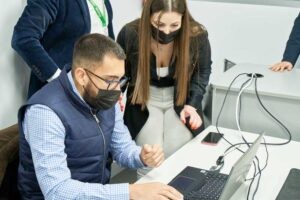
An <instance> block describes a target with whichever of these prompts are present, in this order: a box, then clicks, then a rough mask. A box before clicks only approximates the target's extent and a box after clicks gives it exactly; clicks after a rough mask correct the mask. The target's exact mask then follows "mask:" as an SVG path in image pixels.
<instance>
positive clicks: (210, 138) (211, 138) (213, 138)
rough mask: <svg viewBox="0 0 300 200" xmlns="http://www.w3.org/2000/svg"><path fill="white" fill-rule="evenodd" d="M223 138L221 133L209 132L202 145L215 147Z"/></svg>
mask: <svg viewBox="0 0 300 200" xmlns="http://www.w3.org/2000/svg"><path fill="white" fill-rule="evenodd" d="M222 137H223V134H222V133H216V132H209V133H208V134H207V135H206V136H205V138H204V139H203V140H202V143H205V144H210V145H217V143H218V142H219V141H220V139H221V138H222Z"/></svg>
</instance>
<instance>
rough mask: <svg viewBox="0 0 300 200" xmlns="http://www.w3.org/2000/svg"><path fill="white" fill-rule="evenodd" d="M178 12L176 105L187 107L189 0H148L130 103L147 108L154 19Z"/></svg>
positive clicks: (175, 51) (143, 15)
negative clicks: (152, 20) (154, 17)
mask: <svg viewBox="0 0 300 200" xmlns="http://www.w3.org/2000/svg"><path fill="white" fill-rule="evenodd" d="M170 11H171V12H177V13H180V14H182V23H181V29H180V32H179V34H178V36H177V37H176V38H175V40H174V50H173V57H174V58H175V59H176V66H175V74H174V79H175V80H176V83H177V86H176V89H177V94H176V102H175V104H176V105H177V106H180V105H184V104H185V102H186V99H187V95H188V87H189V66H190V55H189V53H190V36H191V35H192V31H191V23H193V24H194V22H195V21H194V20H193V19H192V17H191V16H190V14H189V12H188V9H187V3H186V0H147V1H146V2H145V4H144V8H143V12H142V16H141V20H140V23H139V58H138V69H137V77H136V84H135V88H134V91H133V95H132V99H131V103H132V104H140V105H142V108H144V107H145V105H146V103H147V100H148V98H149V86H150V58H151V36H152V35H151V16H152V14H153V13H156V12H162V13H163V12H170Z"/></svg>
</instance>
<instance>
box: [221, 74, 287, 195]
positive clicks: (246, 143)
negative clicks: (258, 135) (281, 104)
mask: <svg viewBox="0 0 300 200" xmlns="http://www.w3.org/2000/svg"><path fill="white" fill-rule="evenodd" d="M245 74H247V73H241V74H239V75H237V76H236V77H235V78H234V79H233V80H232V82H231V83H230V85H229V87H228V89H227V91H226V94H225V97H224V99H223V103H222V106H221V109H220V111H219V114H218V116H217V120H216V129H217V132H218V133H219V134H220V131H219V128H218V125H219V119H220V116H221V113H222V110H223V108H224V105H225V102H226V99H227V96H228V93H229V91H230V89H231V87H232V85H233V83H234V82H235V81H236V79H237V78H238V77H239V76H241V75H245ZM249 81H250V79H248V80H247V81H246V82H244V83H243V84H242V86H241V88H240V91H241V89H242V88H243V87H244V85H245V84H247V83H248V82H249ZM255 94H256V97H257V99H258V101H259V104H260V105H261V107H262V108H263V109H264V111H265V112H267V113H268V114H269V116H271V117H272V118H273V119H274V120H275V121H276V122H277V123H279V124H280V125H281V126H282V127H283V128H284V129H285V130H286V132H287V133H288V136H289V138H288V141H286V142H283V143H267V142H266V141H265V139H264V142H263V143H261V144H264V145H265V148H266V153H267V158H266V163H265V166H264V167H263V168H262V169H260V164H259V159H258V158H257V156H255V158H256V161H257V165H258V173H256V164H255V161H254V160H253V164H254V175H253V178H252V179H248V180H251V183H250V186H249V189H248V194H247V200H248V199H249V195H250V191H251V187H252V185H253V183H254V180H255V178H256V177H257V176H258V175H259V178H258V182H257V185H256V188H255V191H254V193H253V196H252V199H254V198H255V195H256V193H257V191H258V188H259V184H260V180H261V175H262V171H263V170H264V169H266V167H267V165H268V159H269V152H268V149H267V145H274V146H279V145H286V144H288V143H290V142H291V140H292V135H291V132H290V131H289V129H288V128H287V127H286V126H285V125H284V124H283V123H282V122H280V121H279V120H278V119H277V118H276V117H275V116H274V115H272V113H271V112H270V111H269V110H268V109H267V108H266V107H265V106H264V104H263V103H262V101H261V99H260V96H259V94H258V91H257V77H256V76H255ZM241 105H242V104H241V97H240V102H239V106H240V107H239V120H240V115H241V109H242V106H241ZM239 123H240V121H239ZM222 137H223V139H224V140H225V141H226V142H227V143H228V144H230V145H231V146H230V147H229V148H227V149H226V151H225V152H224V153H226V152H227V151H228V150H230V149H231V148H233V147H235V146H238V145H247V146H248V147H250V144H253V143H249V142H248V141H247V140H246V139H245V138H244V137H243V136H242V138H243V140H244V142H243V143H237V144H232V143H231V142H229V141H228V140H227V139H226V138H225V137H224V135H223V136H222ZM236 149H237V150H238V151H240V152H242V153H244V151H242V150H241V149H239V148H236ZM224 157H225V156H224Z"/></svg>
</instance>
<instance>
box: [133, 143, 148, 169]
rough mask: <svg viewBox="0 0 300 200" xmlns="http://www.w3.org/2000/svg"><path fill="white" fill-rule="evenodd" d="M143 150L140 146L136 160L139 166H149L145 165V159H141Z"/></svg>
mask: <svg viewBox="0 0 300 200" xmlns="http://www.w3.org/2000/svg"><path fill="white" fill-rule="evenodd" d="M141 151H142V148H141V147H138V149H137V151H136V154H135V162H136V165H137V168H142V167H147V165H145V164H144V163H143V161H142V160H141V157H140V154H141Z"/></svg>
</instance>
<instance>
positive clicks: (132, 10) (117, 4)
mask: <svg viewBox="0 0 300 200" xmlns="http://www.w3.org/2000/svg"><path fill="white" fill-rule="evenodd" d="M110 2H111V4H112V7H113V11H114V19H113V20H114V21H113V22H114V31H115V35H116V38H117V35H118V33H119V31H120V30H121V28H122V27H123V26H124V25H125V24H127V23H128V22H131V21H132V20H134V19H136V18H139V17H140V16H141V11H142V0H110Z"/></svg>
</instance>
